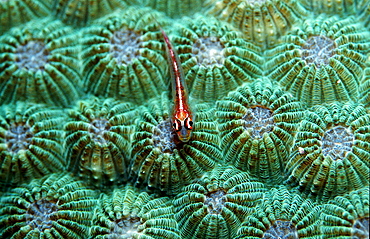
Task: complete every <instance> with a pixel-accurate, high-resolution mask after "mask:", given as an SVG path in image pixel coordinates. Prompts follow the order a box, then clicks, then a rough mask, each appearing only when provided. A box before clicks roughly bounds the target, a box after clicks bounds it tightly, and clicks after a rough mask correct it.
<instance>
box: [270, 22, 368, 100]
mask: <svg viewBox="0 0 370 239" xmlns="http://www.w3.org/2000/svg"><path fill="white" fill-rule="evenodd" d="M282 41H283V43H282V44H280V45H278V46H277V47H275V48H274V49H272V50H269V51H266V57H267V59H268V61H267V62H266V64H265V69H266V71H267V72H266V73H267V74H268V76H269V77H270V78H271V79H274V80H276V81H278V82H279V83H280V85H282V86H283V87H285V88H286V89H287V90H289V91H290V92H291V93H292V94H293V95H294V96H295V97H297V98H298V99H299V100H300V101H301V102H302V103H304V104H306V105H307V106H312V105H316V104H322V103H331V102H333V101H350V100H353V101H356V100H357V99H358V87H359V84H360V80H361V77H362V74H363V71H364V68H365V62H366V59H367V56H366V54H367V53H368V52H369V49H370V48H369V47H370V32H368V31H366V29H364V28H363V26H362V24H361V23H359V22H358V21H356V20H355V18H354V17H348V18H339V17H338V16H327V15H320V16H318V17H316V18H314V19H307V20H306V21H305V22H304V23H303V24H302V25H301V26H300V27H299V28H297V29H294V30H292V31H291V32H290V33H289V34H288V35H287V36H285V37H283V38H282Z"/></svg>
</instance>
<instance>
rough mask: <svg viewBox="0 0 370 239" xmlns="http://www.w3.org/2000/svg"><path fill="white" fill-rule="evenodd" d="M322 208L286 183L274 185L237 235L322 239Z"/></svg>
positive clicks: (240, 236)
mask: <svg viewBox="0 0 370 239" xmlns="http://www.w3.org/2000/svg"><path fill="white" fill-rule="evenodd" d="M320 210H321V208H320V207H319V206H315V204H314V203H313V202H312V201H311V200H309V199H306V200H305V199H303V198H302V197H301V196H300V195H299V194H297V193H291V192H289V191H288V189H287V188H285V187H284V186H280V187H279V188H272V189H271V190H270V191H269V192H268V193H267V195H266V197H264V199H263V201H262V203H261V204H259V205H258V206H257V208H256V212H254V213H253V214H252V215H250V216H248V217H247V218H246V219H245V221H244V222H243V224H242V225H241V226H240V229H239V230H238V233H237V237H236V238H238V239H240V238H249V239H252V238H276V239H277V238H320V233H319V231H320V230H319V226H320V224H321V221H320V219H319V216H320Z"/></svg>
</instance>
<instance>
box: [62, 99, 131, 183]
mask: <svg viewBox="0 0 370 239" xmlns="http://www.w3.org/2000/svg"><path fill="white" fill-rule="evenodd" d="M136 114H137V113H136V111H135V110H134V108H133V106H132V105H131V104H129V103H121V102H120V101H116V100H113V99H98V98H92V99H90V100H89V101H81V102H79V105H78V107H76V108H75V109H72V110H70V111H69V113H68V116H69V117H68V119H67V122H66V123H65V130H66V139H65V141H66V154H67V159H68V168H69V170H71V171H73V172H74V173H76V174H77V175H79V176H80V177H82V178H84V179H86V180H91V181H93V182H95V184H96V185H99V184H98V183H100V184H101V183H103V184H105V183H113V182H114V183H117V182H118V181H122V180H124V179H125V178H126V176H125V175H126V174H127V167H128V160H129V158H130V138H131V136H132V133H133V121H134V119H135V115H136Z"/></svg>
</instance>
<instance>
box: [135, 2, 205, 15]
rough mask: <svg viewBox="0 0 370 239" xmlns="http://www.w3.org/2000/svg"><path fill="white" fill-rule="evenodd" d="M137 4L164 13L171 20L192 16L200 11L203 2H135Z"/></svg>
mask: <svg viewBox="0 0 370 239" xmlns="http://www.w3.org/2000/svg"><path fill="white" fill-rule="evenodd" d="M137 1H138V2H139V4H141V5H142V6H146V7H151V8H153V9H155V10H157V11H161V12H164V13H165V14H166V15H167V16H170V17H172V18H179V17H182V16H188V15H193V14H194V12H197V11H200V10H201V7H202V5H203V0H187V1H182V0H137Z"/></svg>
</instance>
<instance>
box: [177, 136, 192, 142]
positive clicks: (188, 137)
mask: <svg viewBox="0 0 370 239" xmlns="http://www.w3.org/2000/svg"><path fill="white" fill-rule="evenodd" d="M178 136H179V139H180V140H181V141H182V142H188V141H189V140H190V135H185V136H183V135H178Z"/></svg>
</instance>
